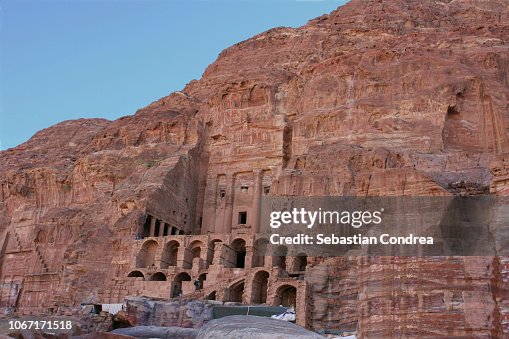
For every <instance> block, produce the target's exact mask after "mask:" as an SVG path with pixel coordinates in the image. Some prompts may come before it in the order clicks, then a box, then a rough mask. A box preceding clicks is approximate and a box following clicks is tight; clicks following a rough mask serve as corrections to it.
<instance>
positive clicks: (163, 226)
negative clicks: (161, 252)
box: [159, 221, 166, 237]
mask: <svg viewBox="0 0 509 339" xmlns="http://www.w3.org/2000/svg"><path fill="white" fill-rule="evenodd" d="M165 227H166V223H165V222H163V221H161V222H160V223H159V236H160V237H162V236H164V228H165Z"/></svg>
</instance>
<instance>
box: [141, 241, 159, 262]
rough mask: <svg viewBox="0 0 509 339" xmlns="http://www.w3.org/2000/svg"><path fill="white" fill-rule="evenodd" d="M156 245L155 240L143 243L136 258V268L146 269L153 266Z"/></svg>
mask: <svg viewBox="0 0 509 339" xmlns="http://www.w3.org/2000/svg"><path fill="white" fill-rule="evenodd" d="M157 247H158V243H157V241H155V240H148V241H145V242H144V243H143V246H142V247H141V250H140V252H138V255H137V256H136V267H137V268H146V267H150V266H153V265H154V266H155V257H156V252H157Z"/></svg>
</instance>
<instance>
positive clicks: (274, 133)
mask: <svg viewBox="0 0 509 339" xmlns="http://www.w3.org/2000/svg"><path fill="white" fill-rule="evenodd" d="M508 43H509V4H508V3H507V1H505V0H484V1H480V0H452V1H451V0H437V1H420V0H387V1H381V0H352V1H351V2H349V3H348V4H346V5H345V6H342V7H340V8H338V9H337V10H336V11H334V12H332V13H330V14H328V15H324V16H321V17H319V18H316V19H313V20H311V21H309V22H308V24H306V25H305V26H302V27H300V28H285V27H280V28H275V29H272V30H269V31H267V32H264V33H261V34H259V35H257V36H255V37H253V38H251V39H248V40H246V41H243V42H240V43H238V44H236V45H234V46H232V47H230V48H228V49H226V50H225V51H223V52H222V53H221V54H220V55H219V57H218V59H217V61H216V62H214V63H213V64H211V65H210V66H209V67H208V68H207V70H206V71H205V73H204V74H203V77H202V78H201V79H200V80H197V81H192V82H191V83H189V84H188V85H187V86H186V87H185V88H184V89H183V90H182V91H180V92H175V93H172V94H170V95H169V96H167V97H164V98H162V99H160V100H157V101H155V102H154V103H152V104H150V105H149V106H147V107H145V108H143V109H140V110H139V111H137V112H136V113H135V114H134V115H132V116H126V117H123V118H121V119H118V120H116V121H107V120H103V119H81V120H76V121H66V122H62V123H60V124H57V125H55V126H53V127H50V128H48V129H45V130H43V131H40V132H38V133H37V134H36V135H34V136H33V137H32V138H31V139H30V140H29V141H27V142H26V143H24V144H22V145H20V146H18V147H16V148H12V149H9V150H6V151H3V152H1V153H0V183H1V194H0V264H1V266H0V308H2V310H4V311H5V312H14V311H16V312H20V313H25V314H27V313H34V314H46V313H51V312H59V313H68V314H71V313H73V312H75V311H76V310H77V309H79V305H80V304H81V303H96V302H100V301H101V297H102V295H103V294H104V289H105V286H107V285H108V284H109V283H110V281H112V280H114V279H116V278H118V277H122V276H126V275H127V274H128V273H129V271H130V269H131V263H132V260H133V259H132V247H133V243H134V242H135V241H136V240H137V239H138V238H139V236H140V232H141V233H142V232H143V227H144V225H145V224H147V222H148V220H149V219H148V217H147V216H148V215H152V216H156V217H157V218H158V219H159V220H164V221H165V222H167V223H168V224H169V225H171V226H172V227H175V228H176V229H178V231H177V232H178V233H177V234H228V233H229V232H231V231H232V230H234V231H235V230H244V231H246V232H248V233H249V232H250V233H256V231H257V228H256V223H257V220H256V217H254V216H252V215H255V214H256V213H251V211H254V212H256V208H257V204H256V202H254V203H253V201H254V200H255V199H253V195H252V193H250V192H251V190H250V191H249V193H247V195H246V196H245V197H244V198H239V199H236V200H233V198H231V197H232V196H233V195H232V194H230V190H232V192H233V191H234V190H235V189H236V188H239V189H244V187H246V191H247V187H249V188H251V187H254V189H255V192H256V191H257V190H258V191H259V190H260V189H261V190H264V194H274V195H357V196H365V195H451V194H457V195H477V194H499V195H508V194H509V136H508V133H507V130H508V127H509V44H508ZM253 171H254V172H255V176H254V179H253V175H252V173H253ZM218 194H219V195H220V197H221V198H223V197H225V199H224V201H223V200H218V198H217V196H218ZM258 208H259V207H258ZM244 210H246V211H247V213H248V215H249V218H248V220H247V222H243V223H241V222H238V223H237V222H233V221H232V220H234V219H235V218H236V213H237V212H239V211H244ZM246 224H247V226H246ZM159 227H163V226H159ZM140 230H141V231H140ZM172 234H174V233H172ZM210 264H212V263H210ZM309 269H310V270H311V271H310V272H314V273H315V274H314V275H312V274H311V275H306V279H308V281H309V283H310V285H311V291H312V297H313V301H312V303H313V306H312V308H311V309H312V311H311V312H310V315H309V317H310V318H311V320H310V324H311V325H312V327H315V328H346V329H356V328H357V330H358V334H360V335H362V336H366V337H390V336H398V335H403V336H417V335H420V336H438V335H449V336H484V337H487V336H490V335H491V336H494V337H502V336H503V335H504V333H505V335H508V333H509V332H508V331H509V297H508V294H509V292H508V282H509V258H418V259H417V258H377V257H373V258H336V259H327V260H324V261H320V260H318V261H317V263H316V265H315V266H314V267H311V268H309ZM210 274H211V271H210V270H209V275H210ZM504 331H505V332H504Z"/></svg>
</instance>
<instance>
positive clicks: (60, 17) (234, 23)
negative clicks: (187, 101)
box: [0, 0, 346, 149]
mask: <svg viewBox="0 0 509 339" xmlns="http://www.w3.org/2000/svg"><path fill="white" fill-rule="evenodd" d="M345 2H346V1H345V0H323V1H296V0H265V1H264V0H257V1H254V0H253V1H250V0H237V1H233V0H215V1H214V0H211V1H210V0H209V1H194V0H168V1H161V0H159V1H157V0H154V1H150V0H138V1H132V0H109V1H107V0H104V1H89V0H58V1H45V0H35V1H23V0H3V1H0V149H6V148H9V147H14V146H16V145H18V144H20V143H22V142H24V141H26V140H28V139H29V138H30V137H31V136H32V135H33V134H34V133H35V132H37V131H38V130H40V129H43V128H46V127H48V126H51V125H53V124H55V123H58V122H60V121H63V120H68V119H77V118H91V117H101V118H107V119H116V118H118V117H121V116H123V115H128V114H133V113H134V112H135V111H136V109H138V108H141V107H143V106H145V105H147V104H149V103H150V102H152V101H154V100H157V99H158V98H160V97H162V96H165V95H167V94H169V93H171V92H173V91H176V90H180V89H182V88H183V87H184V86H185V84H186V83H188V82H189V81H191V80H192V79H199V78H200V77H201V75H202V73H203V71H204V70H205V68H206V67H207V65H209V64H210V63H212V62H213V61H214V60H215V59H216V57H217V55H218V54H219V53H220V52H221V51H222V50H223V49H224V48H226V47H228V46H231V45H232V44H234V43H237V42H239V41H242V40H245V39H247V38H249V37H251V36H253V35H255V34H257V33H260V32H263V31H265V30H267V29H269V28H272V27H276V26H291V27H298V26H301V25H303V24H305V23H306V22H307V21H308V20H309V19H312V18H314V17H317V16H319V15H322V14H324V13H329V12H331V11H332V10H334V9H336V8H337V7H338V6H340V5H342V4H344V3H345Z"/></svg>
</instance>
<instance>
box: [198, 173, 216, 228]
mask: <svg viewBox="0 0 509 339" xmlns="http://www.w3.org/2000/svg"><path fill="white" fill-rule="evenodd" d="M218 181H219V178H218V176H217V175H214V176H213V177H209V178H208V179H207V187H206V189H205V197H204V199H203V215H202V223H201V234H207V233H215V232H219V231H220V230H218V228H219V227H220V225H217V223H216V214H217V212H216V209H217V199H218V198H217V195H218V192H217V187H218Z"/></svg>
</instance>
